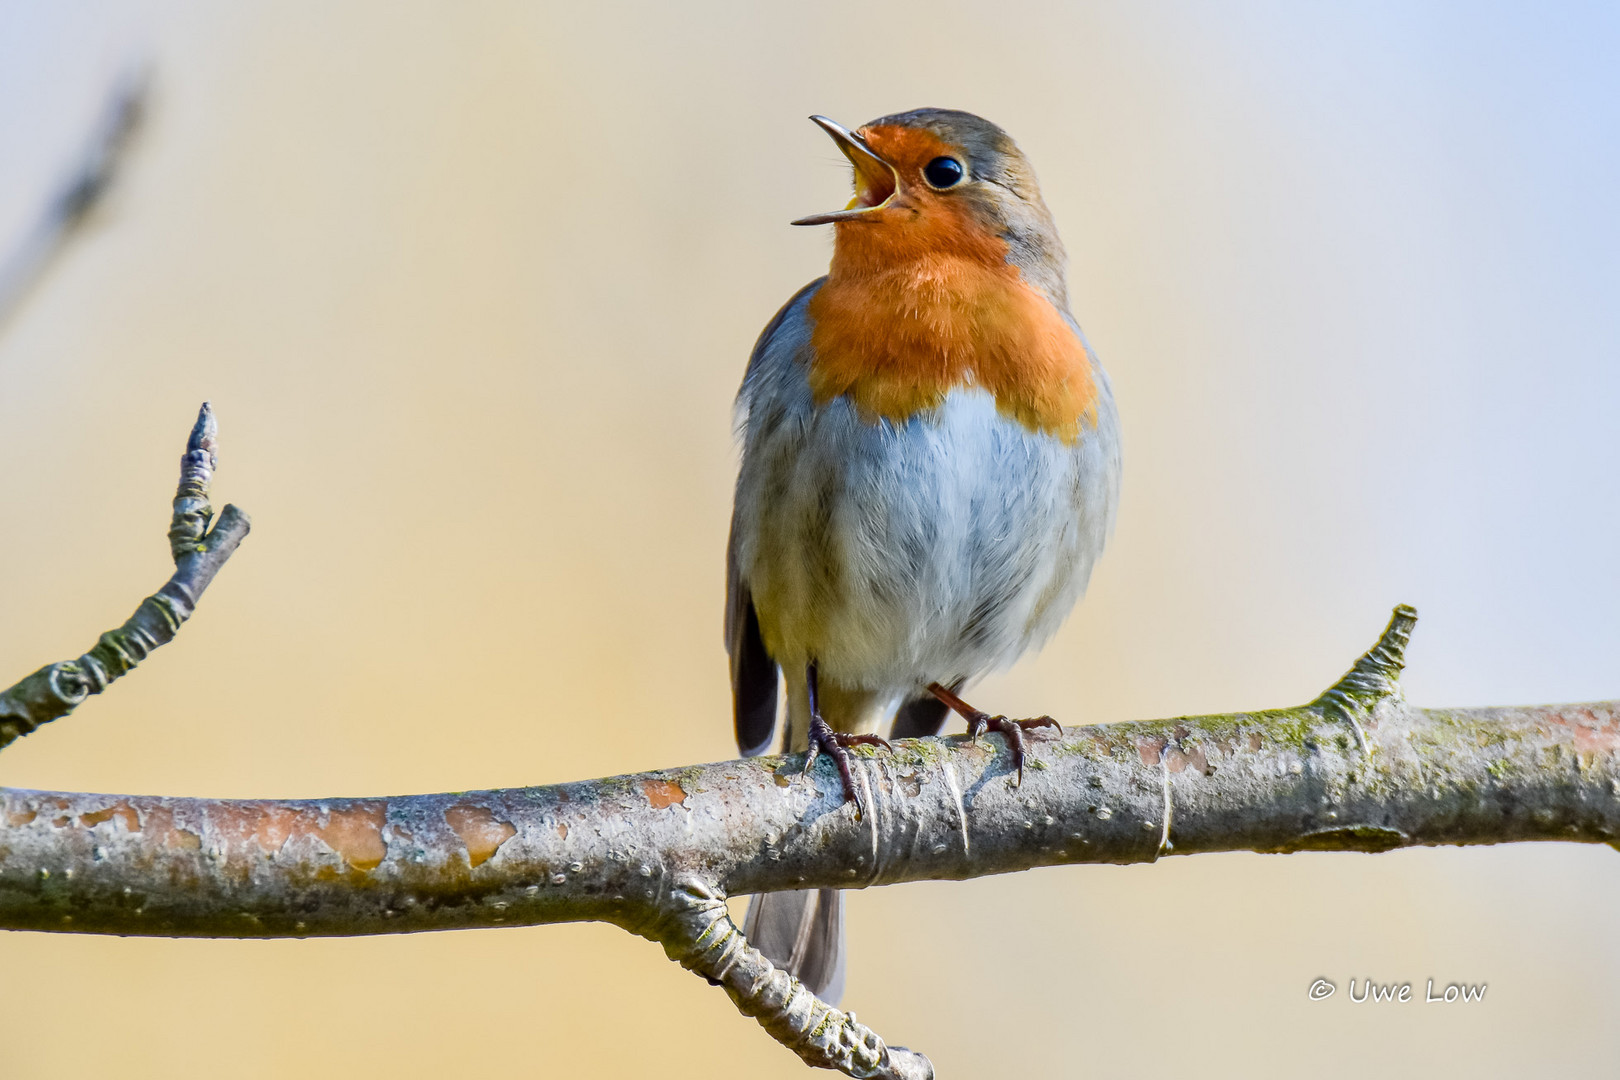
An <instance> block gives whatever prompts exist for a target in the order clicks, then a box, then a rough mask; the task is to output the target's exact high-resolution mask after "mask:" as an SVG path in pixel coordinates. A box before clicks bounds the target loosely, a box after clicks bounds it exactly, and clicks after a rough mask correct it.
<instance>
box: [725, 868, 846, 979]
mask: <svg viewBox="0 0 1620 1080" xmlns="http://www.w3.org/2000/svg"><path fill="white" fill-rule="evenodd" d="M743 934H744V935H745V936H746V937H747V938H748V941H749V943H750V944H752V945H753V946H754V948H756V949H758V950H759V951H760V952H762V953H764V954H765V956H766V957H767V958H768V959H769V960H770V961H771V963H773V964H775V965H776V966H777V967H780V968H785V969H787V971H788V972H789V973H790V974H792V975H794V976H796V977H797V978H798V980H799V981H800V982H802V983H804V985H805V986H806V987H808V988H809V990H810V991H811V993H813V994H815V995H816V996H817V997H819V998H821V999H822V1000H823V1001H826V1002H828V1003H829V1004H833V1005H836V1004H838V999H839V998H841V997H843V996H844V894H843V893H841V892H839V891H838V890H837V889H799V890H796V891H794V892H774V893H761V894H760V895H759V896H756V897H754V898H753V899H752V900H751V901H749V903H748V916H747V918H745V919H744V920H743Z"/></svg>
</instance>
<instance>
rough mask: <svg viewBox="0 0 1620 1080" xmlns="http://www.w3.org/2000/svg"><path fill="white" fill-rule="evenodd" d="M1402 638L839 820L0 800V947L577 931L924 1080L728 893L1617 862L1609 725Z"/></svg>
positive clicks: (629, 784)
mask: <svg viewBox="0 0 1620 1080" xmlns="http://www.w3.org/2000/svg"><path fill="white" fill-rule="evenodd" d="M211 451H212V422H211V418H210V416H209V414H208V411H207V408H206V406H205V407H204V412H203V415H202V417H201V418H200V420H199V423H198V429H197V431H196V432H194V433H193V436H192V443H191V446H190V449H188V453H187V458H186V468H185V471H184V474H183V477H184V478H183V480H182V485H181V497H180V498H179V499H177V500H176V504H175V505H176V512H175V521H176V527H175V529H174V531H173V532H171V537H172V538H173V539H174V542H175V551H176V558H177V561H180V562H182V563H184V561H185V560H188V559H197V560H207V559H212V560H213V562H212V564H211V566H212V569H209V570H207V571H206V573H204V572H203V571H202V570H201V569H200V568H201V567H202V566H203V562H197V563H195V564H193V565H195V566H197V567H199V569H198V570H197V571H196V572H195V575H194V576H193V577H191V578H190V579H188V580H189V584H188V585H187V586H186V588H185V589H184V590H182V591H183V592H184V595H185V596H186V597H188V598H189V601H190V602H194V600H195V596H196V593H197V592H200V589H201V586H202V585H205V584H206V581H207V577H209V576H211V575H212V572H213V570H217V568H218V563H220V562H223V561H224V559H225V558H226V557H227V556H228V554H229V548H230V547H233V546H234V544H235V542H236V541H237V540H239V539H240V534H239V533H227V535H226V536H224V537H222V538H221V540H220V542H218V543H216V540H215V538H216V537H220V534H221V533H222V532H225V531H226V519H227V518H228V517H231V516H232V514H233V512H232V510H231V509H230V508H227V509H226V511H225V512H224V513H223V514H222V515H221V521H220V524H219V525H217V526H216V527H215V529H214V531H213V532H211V533H208V534H206V536H205V535H204V531H203V530H204V528H205V526H206V522H207V516H208V515H207V503H206V498H207V482H208V470H209V469H210V468H211V467H212V452H211ZM205 462H206V465H205ZM234 520H236V521H239V522H240V527H241V530H242V531H245V529H246V519H245V518H242V517H241V516H240V515H235V518H234ZM183 574H184V571H183V570H182V572H180V573H177V574H176V579H177V580H178V579H180V578H181V577H182V576H183ZM171 584H173V582H171ZM168 588H169V587H168V586H165V589H166V590H167V589H168ZM160 595H164V594H160ZM171 599H172V594H171ZM133 621H134V620H132V622H133ZM1415 621H1416V613H1415V612H1413V611H1412V609H1410V608H1407V607H1400V608H1397V609H1396V610H1395V614H1394V617H1393V618H1392V619H1391V620H1390V624H1389V626H1388V628H1387V629H1386V630H1385V631H1384V633H1383V635H1382V636H1381V637H1380V638H1379V640H1378V642H1377V644H1375V645H1374V647H1373V648H1372V649H1371V650H1369V651H1368V652H1367V653H1366V654H1365V655H1364V656H1362V657H1361V659H1360V660H1358V661H1357V662H1356V664H1355V665H1354V666H1353V667H1352V668H1351V670H1350V671H1349V672H1348V673H1347V674H1346V675H1345V676H1344V677H1343V678H1342V679H1340V680H1339V681H1338V682H1337V683H1335V684H1334V685H1333V686H1332V687H1330V688H1329V689H1328V690H1327V691H1326V692H1325V693H1324V694H1323V695H1322V696H1321V697H1319V698H1318V699H1317V700H1316V701H1314V702H1312V703H1311V704H1309V705H1304V706H1300V707H1298V708H1292V709H1278V710H1269V711H1265V712H1254V713H1232V714H1227V715H1219V716H1197V717H1180V718H1177V719H1172V720H1158V721H1144V722H1131V723H1116V724H1101V725H1096V726H1092V727H1080V728H1075V729H1072V730H1071V731H1070V732H1069V733H1068V734H1067V735H1066V736H1063V737H1061V738H1041V739H1034V740H1031V746H1030V748H1029V754H1030V760H1029V764H1028V771H1027V773H1026V776H1025V779H1024V782H1023V784H1022V785H1016V784H1015V783H1014V773H1013V770H1012V763H1011V760H1010V756H1009V754H1008V753H1007V750H1006V746H1005V744H1004V743H1003V742H1002V740H1000V739H998V738H993V737H992V738H985V739H982V740H978V741H974V740H970V739H967V738H965V737H957V738H935V739H917V740H901V741H898V742H897V743H896V744H895V746H894V750H893V752H892V753H888V752H875V751H869V750H866V749H863V750H861V751H859V752H857V754H856V759H855V760H856V767H855V773H854V775H855V779H856V782H857V784H859V785H860V786H861V787H862V788H863V789H864V790H863V795H864V798H865V802H866V804H867V806H868V807H869V808H870V810H869V812H868V813H867V814H866V815H865V817H864V818H862V819H859V820H857V819H856V817H855V816H854V812H853V809H852V807H851V806H850V805H849V804H847V803H846V802H845V800H844V795H843V788H842V784H841V781H840V779H839V777H838V775H837V772H836V770H835V767H834V765H833V763H832V762H830V761H826V760H823V761H821V762H819V763H818V764H817V765H816V766H815V767H814V768H813V769H811V771H810V772H809V774H808V775H805V774H804V771H803V770H804V767H805V765H804V756H803V755H802V754H801V755H790V756H787V757H774V758H749V759H744V760H739V761H727V762H720V763H718V764H712V765H695V766H690V767H687V768H681V769H670V770H664V771H660V772H649V773H641V774H636V775H630V776H618V777H612V778H609V779H605V780H592V781H582V782H578V783H569V784H558V785H553V786H549V787H535V788H520V789H512V790H505V791H476V792H454V793H445V794H437V795H413V796H404V797H396V798H376V799H316V800H251V799H183V798H167V797H157V796H115V795H93V794H78V793H67V792H43V791H27V790H21V789H0V927H3V928H8V929H18V930H55V931H75V932H83V933H103V934H138V935H157V936H203V937H238V938H245V937H255V938H266V937H307V936H315V935H359V934H388V933H407V932H413V931H421V930H446V929H452V928H464V927H480V926H524V925H536V924H541V923H557V922H574V921H583V920H599V921H603V922H610V923H614V924H616V925H618V926H621V927H624V928H625V929H627V930H630V931H632V932H634V933H637V934H640V935H642V936H643V937H647V938H649V939H652V940H654V941H657V942H660V943H661V944H662V945H663V946H664V949H665V951H666V952H667V953H668V955H669V956H670V957H671V958H672V959H674V960H677V961H679V962H680V963H681V964H682V965H684V966H685V967H687V968H689V969H691V970H692V971H694V972H696V973H697V974H699V975H701V976H703V977H704V978H705V979H707V980H708V981H710V982H711V983H714V984H716V985H719V986H721V987H723V988H724V989H725V991H726V993H727V994H729V995H730V996H731V998H732V1000H733V1001H734V1002H735V1003H736V1005H737V1007H738V1008H739V1010H741V1011H742V1012H743V1013H745V1014H747V1015H749V1016H753V1017H755V1018H756V1019H758V1020H759V1022H760V1024H761V1025H762V1026H764V1027H765V1029H766V1030H767V1031H768V1032H769V1033H770V1034H771V1035H772V1036H773V1037H774V1038H776V1039H777V1040H779V1041H780V1042H782V1043H783V1044H784V1045H786V1046H787V1047H789V1048H790V1049H792V1050H793V1051H794V1052H795V1053H797V1054H798V1055H799V1056H800V1057H801V1058H802V1059H803V1060H804V1061H805V1062H806V1063H808V1064H810V1065H813V1066H818V1067H822V1068H829V1069H835V1070H838V1071H841V1072H843V1073H845V1074H846V1075H850V1076H858V1077H889V1078H896V1080H899V1078H907V1080H912V1078H922V1077H929V1076H932V1075H933V1069H932V1066H931V1065H930V1064H929V1062H928V1059H927V1058H925V1057H923V1056H922V1055H920V1054H916V1053H914V1052H912V1051H909V1050H905V1049H903V1048H900V1047H891V1046H888V1045H886V1044H885V1043H884V1042H883V1040H882V1039H880V1038H879V1037H878V1036H877V1035H876V1034H875V1033H873V1032H872V1031H871V1030H870V1029H869V1028H867V1027H865V1026H864V1025H862V1024H861V1023H860V1022H859V1021H858V1020H857V1019H856V1018H855V1015H854V1014H853V1013H846V1012H843V1011H841V1010H839V1009H836V1008H834V1007H832V1006H831V1005H829V1004H827V1003H826V1002H823V1001H821V1000H819V999H817V998H816V997H815V996H814V995H812V994H810V993H809V992H808V991H807V990H805V989H804V987H803V986H802V985H800V984H799V982H798V981H797V980H796V979H793V978H792V977H791V976H789V975H788V974H787V973H785V972H783V971H781V970H779V969H777V968H775V967H774V966H773V965H772V964H771V963H770V961H769V960H767V959H766V958H765V957H763V956H762V955H761V954H760V953H759V952H758V951H757V950H755V949H753V948H752V947H750V946H749V944H748V943H747V941H746V940H745V939H744V937H743V935H742V933H741V931H740V930H739V929H738V927H737V926H736V925H735V923H733V922H732V920H731V918H730V916H729V915H728V914H727V912H726V905H725V901H726V897H727V896H728V895H730V894H741V893H756V892H768V891H773V890H779V889H801V888H809V887H824V886H825V887H838V888H846V889H848V888H863V887H866V886H871V885H888V884H894V883H897V882H902V881H919V880H926V879H958V880H959V879H964V878H971V877H980V876H984V875H988V874H1002V873H1010V872H1013V871H1018V870H1028V869H1031V868H1033V867H1037V866H1055V865H1067V864H1073V863H1134V862H1152V861H1154V860H1156V859H1158V858H1159V857H1160V856H1162V855H1165V854H1168V853H1175V854H1193V853H1197V852H1213V851H1261V852H1288V851H1301V850H1317V851H1387V850H1391V849H1393V848H1399V847H1412V846H1416V845H1422V844H1494V843H1502V842H1507V841H1524V840H1574V841H1583V842H1589V843H1611V844H1612V843H1615V842H1616V838H1617V837H1620V702H1614V701H1611V702H1603V703H1598V704H1590V705H1566V706H1549V707H1536V708H1506V709H1494V708H1483V709H1421V708H1416V707H1413V706H1411V705H1409V704H1407V702H1406V701H1405V700H1404V698H1403V696H1402V693H1401V688H1400V683H1399V675H1400V670H1401V666H1402V663H1403V656H1404V651H1405V647H1406V643H1407V639H1408V637H1409V635H1410V633H1411V630H1412V627H1413V625H1414V623H1415ZM115 633H119V632H115ZM171 633H172V631H171ZM104 640H105V639H104ZM165 640H166V639H165ZM112 651H114V652H116V651H117V650H116V649H114V650H112ZM78 663H79V665H80V668H79V669H74V670H75V671H77V670H80V669H82V668H84V667H87V666H91V665H87V663H86V661H83V660H81V661H79V662H78ZM64 667H66V666H64V665H57V666H56V668H47V669H46V671H45V672H41V673H39V674H37V675H35V676H31V679H32V680H39V679H41V677H42V676H44V675H45V674H46V672H50V671H53V670H59V669H62V668H64ZM74 678H80V679H82V678H83V676H82V675H74ZM47 681H48V680H47ZM28 683H29V680H25V681H24V683H23V684H20V685H28ZM8 695H9V696H10V697H11V698H12V699H13V700H19V698H18V692H17V689H16V688H13V690H12V691H9V692H8ZM26 696H27V695H23V697H26ZM69 707H71V706H69Z"/></svg>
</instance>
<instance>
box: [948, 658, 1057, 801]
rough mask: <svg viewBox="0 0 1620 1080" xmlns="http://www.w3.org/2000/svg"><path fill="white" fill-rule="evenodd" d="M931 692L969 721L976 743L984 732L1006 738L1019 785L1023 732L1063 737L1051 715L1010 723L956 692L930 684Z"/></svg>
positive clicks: (1022, 758) (969, 727)
mask: <svg viewBox="0 0 1620 1080" xmlns="http://www.w3.org/2000/svg"><path fill="white" fill-rule="evenodd" d="M928 692H929V693H930V694H933V695H934V696H935V697H937V698H939V700H941V701H943V702H944V703H945V704H946V706H947V707H949V708H950V710H951V711H952V712H954V713H956V714H957V715H958V716H960V717H961V718H962V719H964V720H966V721H967V725H968V736H969V737H970V738H972V739H973V740H975V741H977V740H978V738H979V736H980V735H983V734H984V733H985V731H987V730H988V731H999V732H1001V734H1002V735H1003V736H1005V737H1006V739H1007V745H1008V747H1010V748H1011V749H1012V756H1013V767H1014V768H1016V769H1017V770H1018V783H1019V784H1022V783H1023V782H1024V732H1025V731H1028V730H1030V729H1032V728H1039V727H1055V728H1057V729H1058V734H1059V735H1061V734H1063V725H1062V724H1060V723H1058V722H1057V721H1056V720H1054V719H1052V718H1051V717H1050V716H1037V717H1035V718H1034V719H1032V720H1009V719H1007V718H1006V717H1005V716H991V715H990V714H989V713H987V712H981V711H980V710H978V709H975V708H974V707H973V706H971V705H969V704H968V703H967V702H965V701H963V700H962V699H961V698H959V697H957V696H956V694H955V692H954V691H952V690H949V689H947V688H946V687H943V686H941V685H939V683H929V684H928Z"/></svg>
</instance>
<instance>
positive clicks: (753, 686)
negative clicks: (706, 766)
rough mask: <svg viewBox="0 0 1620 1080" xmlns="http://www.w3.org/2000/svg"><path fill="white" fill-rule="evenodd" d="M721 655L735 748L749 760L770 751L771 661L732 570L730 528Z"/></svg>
mask: <svg viewBox="0 0 1620 1080" xmlns="http://www.w3.org/2000/svg"><path fill="white" fill-rule="evenodd" d="M726 651H727V652H728V653H730V654H731V703H732V716H733V718H734V720H735V723H736V727H737V750H738V752H739V753H741V754H742V755H743V756H744V757H754V756H756V755H758V754H763V753H764V752H765V751H766V750H769V749H770V746H771V736H772V735H774V734H775V733H776V661H775V660H772V659H771V654H770V653H768V652H766V651H765V639H764V638H762V637H761V636H760V633H759V615H758V614H756V613H755V611H754V596H753V593H751V592H749V590H748V583H747V582H745V581H743V580H742V576H741V575H740V574H739V573H738V571H737V545H736V530H735V529H733V531H732V539H731V541H730V542H728V543H727V544H726Z"/></svg>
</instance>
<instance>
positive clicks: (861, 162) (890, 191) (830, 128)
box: [793, 116, 900, 225]
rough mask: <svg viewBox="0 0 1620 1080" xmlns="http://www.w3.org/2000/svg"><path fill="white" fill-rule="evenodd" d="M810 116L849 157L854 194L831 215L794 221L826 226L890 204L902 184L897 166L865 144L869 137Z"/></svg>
mask: <svg viewBox="0 0 1620 1080" xmlns="http://www.w3.org/2000/svg"><path fill="white" fill-rule="evenodd" d="M810 119H811V120H813V121H815V123H816V124H817V125H819V126H820V128H821V130H823V131H825V132H826V133H827V134H828V135H831V136H832V140H833V142H835V143H837V144H838V149H840V150H842V151H843V152H844V156H845V157H847V158H849V163H850V164H851V165H853V166H855V197H854V198H853V199H851V200H850V201H849V205H848V206H846V207H844V209H842V210H834V211H832V212H831V213H829V214H811V215H810V216H809V217H802V218H800V219H799V220H798V221H795V222H794V223H793V224H795V225H826V224H828V223H829V222H833V221H849V220H851V219H853V218H858V217H860V216H861V215H862V214H866V213H870V212H871V211H873V210H881V209H882V208H883V207H885V206H887V205H889V203H890V202H891V201H892V200H893V199H894V193H895V191H896V190H897V189H898V188H899V186H900V174H899V173H897V172H895V171H894V166H892V165H890V164H889V163H888V162H887V161H884V160H883V159H882V158H880V157H878V156H877V155H876V154H874V153H873V152H872V148H871V147H870V146H867V145H866V140H864V139H862V138H861V137H860V136H859V135H857V134H855V132H853V131H850V130H849V129H848V128H846V127H844V126H843V125H842V124H839V123H836V122H834V121H832V120H829V119H827V118H826V117H825V116H812V117H811V118H810Z"/></svg>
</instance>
